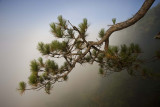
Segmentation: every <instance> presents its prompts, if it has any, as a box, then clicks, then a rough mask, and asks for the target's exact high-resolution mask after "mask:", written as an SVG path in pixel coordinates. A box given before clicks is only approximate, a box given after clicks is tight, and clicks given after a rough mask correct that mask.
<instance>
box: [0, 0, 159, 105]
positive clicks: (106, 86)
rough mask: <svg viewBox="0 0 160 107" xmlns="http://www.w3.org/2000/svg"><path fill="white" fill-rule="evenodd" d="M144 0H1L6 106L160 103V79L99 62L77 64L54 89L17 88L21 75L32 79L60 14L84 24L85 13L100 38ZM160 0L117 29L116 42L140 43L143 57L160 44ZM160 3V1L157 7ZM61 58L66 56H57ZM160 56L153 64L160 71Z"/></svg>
mask: <svg viewBox="0 0 160 107" xmlns="http://www.w3.org/2000/svg"><path fill="white" fill-rule="evenodd" d="M143 2H144V0H142V1H139V0H127V1H126V0H123V1H118V0H117V1H116V0H113V1H108V0H101V1H98V0H94V1H92V2H90V1H89V0H88V1H87V0H86V1H84V0H81V1H72V0H69V1H64V0H59V1H58V0H53V1H51V0H47V1H42V0H35V1H31V0H30V1H21V0H15V1H11V0H0V23H1V24H0V74H1V75H0V106H1V107H21V106H23V107H75V106H76V107H78V106H79V107H82V106H86V107H94V106H95V107H98V106H100V107H101V106H102V107H104V106H105V107H124V106H125V107H132V106H133V107H135V106H136V107H142V106H145V107H151V106H154V107H159V106H160V81H159V80H157V79H156V80H151V79H143V78H136V77H131V76H130V75H128V74H127V73H126V72H125V71H124V72H120V73H114V74H112V75H110V76H108V77H105V78H103V77H101V75H99V74H98V69H99V67H98V66H97V64H96V63H94V64H93V65H89V64H84V65H82V66H80V65H77V66H76V67H75V68H74V70H73V71H72V72H71V73H70V75H69V80H68V81H67V82H63V83H57V84H55V86H54V88H53V89H52V91H51V94H50V95H47V94H46V93H45V92H44V90H40V91H26V92H25V94H24V95H22V96H21V95H20V94H19V93H18V91H17V90H16V89H17V87H18V83H19V82H20V81H28V76H29V74H30V68H29V64H30V61H31V60H33V59H36V58H38V57H40V56H41V55H40V53H39V52H38V51H37V49H36V47H37V44H38V42H40V41H43V42H44V43H47V42H50V41H52V40H53V39H55V38H53V36H52V35H51V33H50V27H49V24H50V23H51V22H53V21H56V18H57V16H58V15H63V16H64V18H66V19H68V20H70V21H71V22H72V24H74V25H78V24H79V23H80V22H81V21H82V19H83V18H85V17H86V18H87V19H88V21H89V22H90V27H89V29H88V34H89V37H88V40H96V38H98V32H99V30H100V29H101V28H105V29H108V26H107V25H108V24H111V23H112V22H111V20H112V18H114V17H116V18H117V22H121V21H124V20H126V19H128V18H130V17H132V15H133V14H135V13H136V12H137V11H138V9H139V8H140V7H141V5H142V3H143ZM158 3H160V1H159V0H156V1H155V3H154V4H153V6H152V9H150V11H149V12H148V13H147V15H145V17H144V18H142V19H141V20H140V21H139V22H138V23H136V24H135V25H133V26H131V27H129V28H127V29H124V30H122V31H118V32H115V33H113V34H112V36H111V38H110V43H111V45H119V44H124V43H125V44H130V43H132V42H133V43H138V44H139V45H140V47H141V48H142V50H143V51H144V54H143V57H145V58H147V57H150V56H153V55H154V54H155V53H154V52H155V51H156V50H158V49H160V42H159V40H155V39H154V36H155V35H156V34H157V33H158V32H159V31H160V29H159V28H160V15H159V13H160V4H158ZM157 4H158V5H157ZM155 6H156V7H155ZM56 61H57V62H58V63H61V61H58V60H56ZM158 65H159V62H156V63H154V64H149V65H147V66H148V68H149V69H151V68H152V69H154V71H155V72H159V71H160V68H159V67H158Z"/></svg>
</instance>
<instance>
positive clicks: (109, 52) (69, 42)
mask: <svg viewBox="0 0 160 107" xmlns="http://www.w3.org/2000/svg"><path fill="white" fill-rule="evenodd" d="M154 1H155V0H145V2H144V3H143V5H142V7H141V8H140V9H139V11H138V12H137V13H136V14H135V15H134V16H133V17H132V18H130V19H128V20H126V21H124V22H121V23H116V18H113V19H112V22H113V25H110V28H109V29H108V30H105V29H101V30H100V32H99V39H100V40H98V41H87V40H86V37H87V36H88V35H87V34H86V31H87V29H88V27H89V24H88V20H87V19H86V18H85V19H83V22H82V23H80V24H79V26H78V27H76V26H74V25H72V23H71V22H70V21H69V20H66V19H64V18H63V17H62V16H58V22H57V23H51V24H50V27H51V32H52V34H53V35H54V36H55V37H56V38H60V40H53V41H52V42H51V43H47V44H45V43H43V42H39V43H38V47H37V49H38V50H39V51H40V53H41V54H42V55H43V56H44V55H47V56H49V58H48V59H47V60H46V61H44V60H43V59H42V58H41V57H40V58H38V60H33V61H31V63H30V70H31V75H30V76H29V78H28V79H29V81H28V84H29V85H30V86H31V87H30V88H28V87H27V84H26V83H25V82H23V81H22V82H20V83H19V88H18V90H19V91H20V92H21V93H23V92H24V91H25V90H40V89H42V88H43V89H45V91H46V93H48V94H49V93H50V90H51V89H52V86H53V85H54V84H55V83H56V82H62V81H66V80H67V79H68V75H69V73H70V72H71V71H72V69H73V68H74V67H75V66H76V64H77V63H79V64H84V63H90V64H93V63H94V62H97V63H99V66H100V68H99V73H100V74H102V75H103V76H105V75H109V74H110V73H113V72H120V71H122V70H127V72H128V73H129V74H130V75H135V76H138V75H141V76H151V75H152V72H148V71H147V70H146V69H142V68H141V67H140V64H142V63H143V62H144V61H143V60H141V59H140V58H139V55H140V54H141V49H140V47H139V46H138V45H137V44H133V43H131V44H130V45H129V46H126V45H125V44H124V45H121V46H120V47H118V46H109V37H110V36H111V34H112V33H113V32H115V31H119V30H122V29H125V28H127V27H129V26H131V25H133V24H135V23H136V22H137V21H139V20H140V19H141V18H142V17H143V16H144V15H145V14H146V13H147V11H148V10H149V8H150V7H151V6H152V4H153V2H154ZM103 44H104V50H103V49H102V46H103ZM53 58H64V59H65V62H64V64H63V65H62V66H59V65H58V64H57V63H56V62H55V61H54V60H53ZM154 58H155V60H156V59H158V58H160V52H157V55H156V56H155V57H154Z"/></svg>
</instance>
